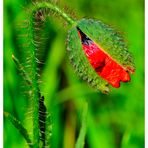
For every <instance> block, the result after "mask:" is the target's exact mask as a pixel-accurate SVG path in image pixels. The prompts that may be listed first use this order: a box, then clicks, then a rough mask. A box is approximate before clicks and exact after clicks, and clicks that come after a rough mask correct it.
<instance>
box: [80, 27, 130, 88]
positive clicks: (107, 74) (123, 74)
mask: <svg viewBox="0 0 148 148" xmlns="http://www.w3.org/2000/svg"><path fill="white" fill-rule="evenodd" d="M77 30H78V35H79V37H80V39H81V43H82V47H83V50H84V52H85V55H86V56H87V58H88V60H89V62H90V64H91V65H92V67H93V68H94V69H95V71H96V72H97V74H98V75H99V76H101V77H102V78H103V79H105V80H106V81H108V82H109V83H110V84H111V85H112V86H113V87H116V88H118V87H120V81H122V82H128V81H130V75H129V73H128V72H127V71H126V70H125V69H124V68H123V67H122V66H121V65H120V64H119V63H118V62H117V61H115V60H114V59H113V58H112V57H111V56H110V55H109V54H107V53H106V52H105V51H104V50H103V49H102V48H101V47H100V46H99V45H97V44H96V43H95V42H93V41H92V40H91V39H90V38H89V37H87V36H86V35H85V34H84V33H83V32H82V31H81V30H80V29H79V28H78V27H77Z"/></svg>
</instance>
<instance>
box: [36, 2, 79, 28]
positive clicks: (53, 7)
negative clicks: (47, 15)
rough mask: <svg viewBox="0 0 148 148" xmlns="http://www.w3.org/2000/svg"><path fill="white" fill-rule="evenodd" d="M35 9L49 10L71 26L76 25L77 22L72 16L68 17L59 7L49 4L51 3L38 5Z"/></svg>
mask: <svg viewBox="0 0 148 148" xmlns="http://www.w3.org/2000/svg"><path fill="white" fill-rule="evenodd" d="M34 8H35V9H39V8H49V9H50V10H52V11H54V12H56V13H57V14H58V15H59V16H61V17H62V18H63V19H64V20H65V21H66V22H68V23H69V24H70V25H72V26H73V25H76V21H74V20H73V19H72V18H71V17H70V16H68V15H67V14H66V13H65V12H64V11H62V10H61V9H60V8H58V7H57V6H55V5H53V4H51V3H49V2H41V3H37V4H36V5H35V7H34Z"/></svg>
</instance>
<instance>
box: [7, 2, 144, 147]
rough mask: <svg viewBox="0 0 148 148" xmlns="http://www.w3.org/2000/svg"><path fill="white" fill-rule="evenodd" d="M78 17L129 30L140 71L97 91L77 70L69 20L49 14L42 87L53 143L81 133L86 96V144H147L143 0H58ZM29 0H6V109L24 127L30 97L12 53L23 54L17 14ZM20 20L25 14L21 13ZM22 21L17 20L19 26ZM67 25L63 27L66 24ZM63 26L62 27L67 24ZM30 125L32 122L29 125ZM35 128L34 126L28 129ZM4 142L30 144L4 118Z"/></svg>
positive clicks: (66, 143) (65, 143) (70, 143)
mask: <svg viewBox="0 0 148 148" xmlns="http://www.w3.org/2000/svg"><path fill="white" fill-rule="evenodd" d="M57 3H58V5H59V6H60V7H61V8H64V10H65V11H66V12H67V13H69V14H70V15H72V17H74V18H76V19H80V18H83V17H86V18H96V19H99V20H102V21H103V22H104V23H106V24H109V25H111V26H113V27H114V28H116V29H117V30H118V31H119V32H122V34H123V35H124V36H125V39H126V40H127V42H128V45H129V51H131V52H132V53H133V56H134V58H135V64H136V72H135V73H134V74H133V75H132V80H131V82H130V83H127V84H121V87H120V88H119V89H114V88H112V91H111V93H110V94H109V95H103V94H101V93H100V92H94V91H93V90H92V89H91V88H89V86H87V84H86V83H84V82H83V81H81V80H80V79H79V78H78V77H77V76H76V74H75V73H74V70H73V67H72V66H71V65H70V62H69V60H68V57H67V54H66V50H65V49H66V45H65V42H66V36H67V29H69V28H68V26H65V24H63V23H60V22H61V20H58V17H56V20H55V21H53V18H50V19H49V23H48V24H47V28H48V29H47V30H48V31H49V33H48V34H49V38H48V45H47V46H46V50H45V52H43V53H42V56H41V58H42V61H44V63H45V65H44V66H43V67H42V69H41V80H42V83H41V85H40V89H41V92H42V94H43V95H44V96H45V103H46V107H47V108H48V110H50V112H51V114H52V125H53V129H52V140H51V146H52V147H53V148H62V147H63V148H73V147H74V145H75V142H76V139H77V136H78V133H79V129H80V122H81V107H82V105H83V103H84V100H87V102H88V115H87V132H86V138H85V147H86V148H143V147H144V1H143V0H73V1H69V0H60V1H58V0H57ZM27 4H29V0H28V1H19V0H5V1H4V110H5V111H7V112H10V113H11V114H12V115H14V116H15V117H16V118H17V119H19V120H20V121H22V123H23V125H25V126H26V127H27V126H28V125H29V124H30V119H28V116H29V115H28V114H29V109H28V108H29V107H28V106H29V105H28V104H29V100H28V99H27V98H26V95H25V93H26V92H25V91H26V90H25V88H24V87H25V85H24V84H23V82H22V78H21V76H20V75H19V74H18V71H17V69H16V66H15V64H14V62H13V61H12V58H11V55H12V53H14V54H15V55H16V57H17V58H19V59H21V56H22V55H21V48H20V46H19V43H18V41H17V34H18V32H17V31H16V28H17V27H19V25H18V24H17V23H16V21H15V20H16V19H18V16H19V15H20V14H21V11H22V10H23V9H24V6H25V5H27ZM19 19H20V23H21V17H19ZM17 25H18V26H17ZM63 26H64V27H63ZM63 28H64V29H63ZM28 129H29V127H28ZM30 132H31V131H30ZM4 147H5V148H24V147H27V144H26V143H25V140H24V139H23V137H22V136H21V135H20V133H19V132H18V130H17V129H16V128H15V127H14V126H13V125H12V124H11V123H10V122H9V121H8V120H7V119H4Z"/></svg>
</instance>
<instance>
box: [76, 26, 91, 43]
mask: <svg viewBox="0 0 148 148" xmlns="http://www.w3.org/2000/svg"><path fill="white" fill-rule="evenodd" d="M77 30H78V32H79V33H80V35H81V43H82V44H84V45H90V44H92V43H93V41H92V40H91V39H90V38H89V37H88V36H86V34H84V33H83V32H82V31H81V30H80V28H79V27H77Z"/></svg>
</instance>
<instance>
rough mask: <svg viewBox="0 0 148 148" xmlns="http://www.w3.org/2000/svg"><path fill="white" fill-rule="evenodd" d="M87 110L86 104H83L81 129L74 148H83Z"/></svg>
mask: <svg viewBox="0 0 148 148" xmlns="http://www.w3.org/2000/svg"><path fill="white" fill-rule="evenodd" d="M87 109H88V103H87V102H85V103H84V106H83V111H82V123H81V129H80V133H79V137H78V139H77V142H76V146H75V147H76V148H83V147H84V141H85V135H86V128H87Z"/></svg>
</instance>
